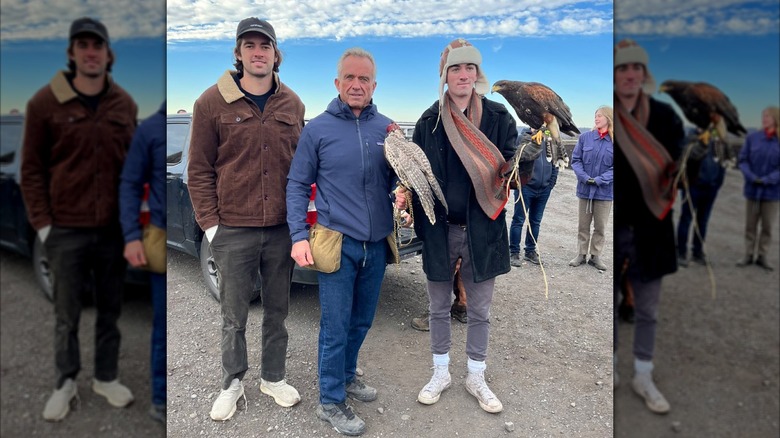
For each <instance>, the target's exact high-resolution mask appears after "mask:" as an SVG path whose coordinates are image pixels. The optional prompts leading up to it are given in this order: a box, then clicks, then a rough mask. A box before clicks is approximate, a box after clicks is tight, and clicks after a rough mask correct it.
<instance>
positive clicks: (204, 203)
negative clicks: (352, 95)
mask: <svg viewBox="0 0 780 438" xmlns="http://www.w3.org/2000/svg"><path fill="white" fill-rule="evenodd" d="M234 55H235V57H236V62H235V67H236V70H237V71H227V72H225V74H224V75H222V77H221V78H220V79H219V80H218V81H217V84H216V85H213V86H211V87H210V88H209V89H207V90H206V91H205V92H203V94H202V95H201V96H200V97H199V98H198V100H197V101H196V102H195V106H194V110H193V117H192V142H191V143H190V162H189V171H188V176H189V189H190V197H191V198H192V205H193V207H194V209H195V218H196V219H197V221H198V224H199V225H200V227H201V228H202V229H203V230H205V238H206V239H208V241H209V244H210V247H211V252H212V254H213V255H214V261H215V263H216V264H217V266H218V268H219V275H220V282H219V295H220V305H221V307H222V385H221V386H222V392H220V394H219V396H218V397H217V399H216V400H215V401H214V405H213V406H212V409H211V418H212V419H213V420H216V421H224V420H227V419H229V418H230V417H232V416H233V414H234V413H235V411H236V403H237V401H238V399H239V398H240V397H241V396H243V395H244V386H243V384H242V383H241V381H242V380H243V379H244V375H245V374H246V371H247V369H248V368H249V364H248V362H247V347H246V337H245V331H246V322H247V316H248V312H249V300H250V298H251V294H252V290H253V288H254V285H255V282H256V280H257V273H258V268H259V270H260V273H261V275H262V278H263V291H262V297H261V299H262V303H263V334H262V359H261V373H260V376H261V378H260V391H261V392H263V393H264V394H268V395H270V396H271V397H273V399H274V401H275V402H276V403H277V404H278V405H281V406H284V407H289V406H293V405H294V404H296V403H298V402H299V401H300V400H301V397H300V395H299V394H298V391H296V389H295V388H293V387H292V386H290V385H289V384H287V383H286V382H285V358H286V355H287V339H288V335H287V328H286V327H285V319H286V318H287V312H288V308H289V304H290V282H291V280H292V272H293V260H292V259H291V258H290V248H291V246H292V242H291V241H290V232H289V229H288V227H287V207H286V203H285V186H286V184H287V172H288V171H289V169H290V162H291V161H292V156H293V153H294V152H295V148H296V144H297V143H298V137H299V136H300V134H301V129H303V118H304V106H303V103H302V102H301V99H299V98H298V95H296V94H295V92H293V91H292V90H291V89H290V88H288V87H287V86H286V85H285V84H283V83H282V82H281V81H280V80H279V75H278V71H279V65H280V64H281V63H282V54H281V52H279V49H278V47H277V44H276V33H275V31H274V28H273V27H272V26H271V25H270V24H269V23H268V22H267V21H265V20H260V19H258V18H254V17H252V18H247V19H244V20H242V21H241V22H240V23H239V24H238V29H237V31H236V47H235V49H234ZM217 151H219V152H217Z"/></svg>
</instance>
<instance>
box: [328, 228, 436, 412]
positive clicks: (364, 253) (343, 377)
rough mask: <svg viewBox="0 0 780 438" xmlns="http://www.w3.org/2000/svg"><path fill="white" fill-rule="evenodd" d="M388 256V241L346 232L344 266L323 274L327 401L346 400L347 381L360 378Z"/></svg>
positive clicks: (343, 244) (343, 243)
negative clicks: (359, 362) (362, 238)
mask: <svg viewBox="0 0 780 438" xmlns="http://www.w3.org/2000/svg"><path fill="white" fill-rule="evenodd" d="M386 256H387V243H386V241H385V240H380V241H379V242H361V241H358V240H355V239H353V238H351V237H349V236H346V235H345V236H344V240H343V242H342V247H341V267H340V268H339V270H338V271H336V272H333V273H330V274H325V273H322V272H320V273H319V275H318V279H319V283H320V285H319V289H320V336H319V346H318V358H317V364H318V369H317V374H318V375H319V381H320V403H321V404H327V403H342V402H344V400H346V396H347V393H346V384H347V383H348V382H351V381H352V380H354V379H355V368H356V367H357V358H358V353H359V352H360V347H361V346H362V345H363V341H364V340H365V339H366V334H368V329H370V328H371V325H372V324H373V322H374V314H375V313H376V306H377V304H378V303H379V291H380V289H381V287H382V280H383V279H384V277H385V263H386ZM450 284H451V283H450ZM448 293H449V291H448ZM448 305H449V304H448Z"/></svg>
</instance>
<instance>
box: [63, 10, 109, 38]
mask: <svg viewBox="0 0 780 438" xmlns="http://www.w3.org/2000/svg"><path fill="white" fill-rule="evenodd" d="M80 33H91V34H93V35H97V36H99V37H100V38H102V39H103V41H105V42H106V44H108V43H109V41H108V30H106V26H104V25H103V23H101V22H99V21H97V20H95V19H93V18H89V17H83V18H79V19H77V20H75V21H73V23H71V25H70V39H73V37H75V36H76V35H78V34H80Z"/></svg>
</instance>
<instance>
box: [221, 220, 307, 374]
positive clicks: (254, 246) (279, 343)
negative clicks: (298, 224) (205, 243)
mask: <svg viewBox="0 0 780 438" xmlns="http://www.w3.org/2000/svg"><path fill="white" fill-rule="evenodd" d="M291 249H292V242H291V241H290V230H289V228H288V227H287V224H282V225H276V226H273V227H262V228H260V227H229V226H226V225H220V226H219V228H218V229H217V233H216V234H215V235H214V239H213V240H212V242H211V253H212V254H213V255H214V263H215V264H216V265H217V269H218V272H219V274H218V275H219V300H220V304H221V307H222V389H227V388H228V387H229V386H230V382H231V381H233V379H238V380H243V378H244V374H246V371H247V370H248V369H249V363H248V360H247V350H246V321H247V316H248V315H249V301H250V299H251V297H252V292H253V289H254V285H255V283H256V281H257V274H258V268H259V269H260V276H261V277H262V279H263V290H262V292H261V295H260V297H261V300H262V303H263V334H262V349H263V350H262V358H261V371H260V375H261V377H262V378H263V379H264V380H267V381H269V382H278V381H280V380H282V379H284V374H285V358H286V355H287V338H288V335H287V327H286V326H285V324H284V321H285V319H287V312H288V309H289V305H290V281H291V280H292V272H293V266H294V264H295V262H294V261H293V259H292V257H290V250H291Z"/></svg>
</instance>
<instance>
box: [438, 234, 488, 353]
mask: <svg viewBox="0 0 780 438" xmlns="http://www.w3.org/2000/svg"><path fill="white" fill-rule="evenodd" d="M468 239H469V238H468V234H467V233H466V230H465V228H463V227H461V226H459V225H449V237H448V241H449V242H448V244H449V258H450V260H449V262H450V272H451V273H452V276H453V277H454V276H455V264H456V263H457V261H458V257H461V258H462V261H461V265H460V273H461V278H462V279H463V285H464V286H465V288H466V296H467V297H468V298H467V300H466V312H467V313H468V315H469V319H468V328H467V331H466V355H468V357H469V358H471V359H473V360H477V361H484V360H485V358H486V357H487V347H488V337H489V335H490V304H491V302H492V301H493V286H494V285H495V282H496V280H495V278H491V279H489V280H485V281H483V282H480V283H474V273H473V271H472V263H471V255H470V254H469V241H468ZM428 299H429V300H430V308H429V310H430V327H431V352H432V353H433V354H444V353H448V352H449V351H450V346H451V345H452V339H451V332H450V307H451V306H452V279H450V280H449V281H428Z"/></svg>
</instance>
